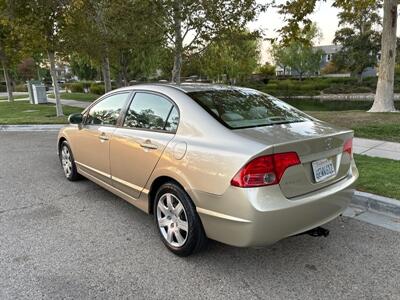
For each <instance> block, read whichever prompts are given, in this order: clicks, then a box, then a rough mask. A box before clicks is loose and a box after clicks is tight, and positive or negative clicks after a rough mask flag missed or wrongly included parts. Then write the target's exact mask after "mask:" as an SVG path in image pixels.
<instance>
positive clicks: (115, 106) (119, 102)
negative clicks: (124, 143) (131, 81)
mask: <svg viewBox="0 0 400 300" xmlns="http://www.w3.org/2000/svg"><path fill="white" fill-rule="evenodd" d="M128 95H129V92H128V93H118V94H114V95H111V96H109V97H107V98H104V99H103V100H101V101H100V102H99V103H97V104H95V105H94V106H93V107H92V108H90V110H89V113H88V115H87V118H86V121H85V124H88V125H116V124H117V120H118V118H119V115H120V114H121V111H122V109H123V107H124V105H125V102H126V100H127V98H128Z"/></svg>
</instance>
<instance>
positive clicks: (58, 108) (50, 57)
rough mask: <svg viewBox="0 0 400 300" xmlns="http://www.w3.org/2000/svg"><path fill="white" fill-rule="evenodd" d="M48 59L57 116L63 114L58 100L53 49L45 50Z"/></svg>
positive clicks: (58, 92)
mask: <svg viewBox="0 0 400 300" xmlns="http://www.w3.org/2000/svg"><path fill="white" fill-rule="evenodd" d="M47 54H48V57H49V61H50V75H51V80H52V81H53V89H54V98H55V99H56V111H57V117H61V116H63V115H64V113H63V109H62V105H61V100H60V91H59V89H58V78H57V71H56V62H55V58H54V51H48V52H47Z"/></svg>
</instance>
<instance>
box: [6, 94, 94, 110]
mask: <svg viewBox="0 0 400 300" xmlns="http://www.w3.org/2000/svg"><path fill="white" fill-rule="evenodd" d="M28 100H29V98H21V99H14V101H28ZM0 102H8V100H0ZM47 102H49V103H53V104H55V103H56V100H55V99H53V98H49V97H47ZM91 103H92V102H88V101H77V100H70V99H61V104H62V105H67V106H74V107H80V108H86V107H88V106H89V104H91Z"/></svg>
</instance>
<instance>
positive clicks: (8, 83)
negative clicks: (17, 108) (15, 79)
mask: <svg viewBox="0 0 400 300" xmlns="http://www.w3.org/2000/svg"><path fill="white" fill-rule="evenodd" d="M2 65H3V72H4V80H5V81H6V87H7V95H8V102H13V101H14V97H13V90H12V85H11V78H10V74H9V73H8V69H7V67H6V65H5V63H4V62H3V63H2Z"/></svg>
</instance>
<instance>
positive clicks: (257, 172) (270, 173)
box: [231, 152, 300, 187]
mask: <svg viewBox="0 0 400 300" xmlns="http://www.w3.org/2000/svg"><path fill="white" fill-rule="evenodd" d="M298 164H300V159H299V156H298V155H297V153H296V152H287V153H277V154H271V155H265V156H260V157H257V158H255V159H253V160H252V161H250V162H249V163H247V164H246V165H245V166H244V167H243V168H242V169H240V170H239V172H237V174H236V175H235V177H233V178H232V180H231V185H233V186H238V187H257V186H265V185H273V184H278V183H279V182H280V180H281V178H282V175H283V173H285V170H286V169H287V168H289V167H290V166H294V165H298Z"/></svg>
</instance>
